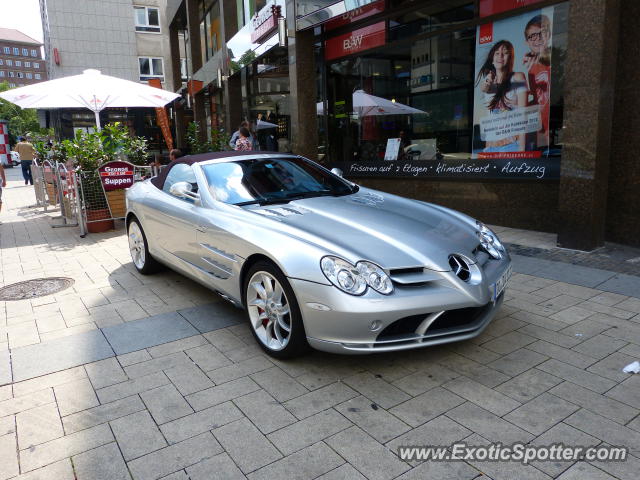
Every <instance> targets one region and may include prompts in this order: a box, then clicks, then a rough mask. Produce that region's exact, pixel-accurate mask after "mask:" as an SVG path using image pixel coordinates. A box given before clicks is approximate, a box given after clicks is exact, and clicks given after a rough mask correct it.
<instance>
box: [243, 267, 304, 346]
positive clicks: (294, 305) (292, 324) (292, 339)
mask: <svg viewBox="0 0 640 480" xmlns="http://www.w3.org/2000/svg"><path fill="white" fill-rule="evenodd" d="M244 301H245V306H246V309H247V314H248V315H249V321H250V322H251V331H252V333H253V336H254V337H255V338H256V340H257V341H258V343H259V344H260V346H261V347H262V349H263V350H264V351H265V352H267V353H268V354H269V355H271V356H272V357H275V358H291V357H294V356H298V355H301V354H303V353H305V352H306V351H307V350H308V349H309V345H308V343H307V338H306V334H305V331H304V325H303V323H302V315H301V314H300V308H299V307H298V302H297V300H296V297H295V294H294V293H293V289H292V288H291V285H290V284H289V282H288V281H287V278H286V277H285V276H284V274H283V273H282V272H281V271H280V270H279V269H278V268H277V267H276V266H275V265H273V264H271V263H268V262H258V263H256V264H255V265H253V266H252V267H251V268H250V269H249V272H247V276H246V280H245V284H244Z"/></svg>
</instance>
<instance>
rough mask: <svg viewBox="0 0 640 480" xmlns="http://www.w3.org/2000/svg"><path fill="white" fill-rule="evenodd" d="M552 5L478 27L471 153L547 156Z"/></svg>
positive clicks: (478, 155) (490, 156)
mask: <svg viewBox="0 0 640 480" xmlns="http://www.w3.org/2000/svg"><path fill="white" fill-rule="evenodd" d="M553 10H554V7H546V8H541V9H539V10H534V11H531V12H528V13H526V14H523V15H518V16H515V17H511V18H508V19H505V20H500V21H497V22H493V23H487V24H483V25H480V26H479V27H478V29H477V33H476V58H475V78H474V81H475V83H474V85H475V88H474V104H473V154H472V158H475V159H493V158H495V159H514V160H517V159H540V158H542V157H546V156H548V152H549V113H550V86H551V75H552V74H553V68H552V59H551V46H552V39H553V13H554V12H553Z"/></svg>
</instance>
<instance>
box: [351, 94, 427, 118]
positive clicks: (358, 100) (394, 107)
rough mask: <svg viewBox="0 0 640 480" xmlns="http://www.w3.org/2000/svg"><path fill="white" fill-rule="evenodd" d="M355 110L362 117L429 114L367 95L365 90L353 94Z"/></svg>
mask: <svg viewBox="0 0 640 480" xmlns="http://www.w3.org/2000/svg"><path fill="white" fill-rule="evenodd" d="M353 110H354V111H355V112H357V113H358V114H359V115H360V116H361V117H366V116H368V115H413V114H418V113H427V112H424V111H422V110H418V109H417V108H413V107H410V106H409V105H405V104H403V103H398V102H394V101H391V100H387V99H386V98H382V97H376V96H375V95H370V94H368V93H365V92H364V90H356V91H355V92H353Z"/></svg>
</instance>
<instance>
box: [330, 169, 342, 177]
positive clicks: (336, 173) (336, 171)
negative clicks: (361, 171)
mask: <svg viewBox="0 0 640 480" xmlns="http://www.w3.org/2000/svg"><path fill="white" fill-rule="evenodd" d="M331 173H333V174H334V175H337V176H339V177H342V175H343V173H342V170H340V169H339V168H332V169H331Z"/></svg>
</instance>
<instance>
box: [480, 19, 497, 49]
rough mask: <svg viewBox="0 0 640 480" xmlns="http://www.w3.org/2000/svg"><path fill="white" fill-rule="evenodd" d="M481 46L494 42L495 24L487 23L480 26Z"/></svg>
mask: <svg viewBox="0 0 640 480" xmlns="http://www.w3.org/2000/svg"><path fill="white" fill-rule="evenodd" d="M478 42H479V43H480V45H484V44H485V43H492V42H493V23H485V24H484V25H480V35H479V36H478Z"/></svg>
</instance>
